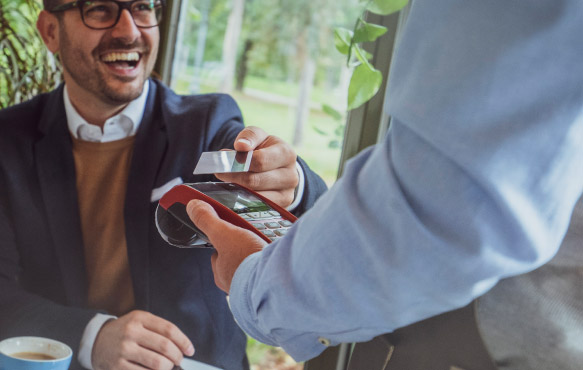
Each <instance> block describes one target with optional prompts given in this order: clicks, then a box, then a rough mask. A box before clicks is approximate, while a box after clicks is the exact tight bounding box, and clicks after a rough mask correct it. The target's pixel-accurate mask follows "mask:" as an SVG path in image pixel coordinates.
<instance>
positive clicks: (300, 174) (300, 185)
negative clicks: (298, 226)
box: [286, 161, 306, 212]
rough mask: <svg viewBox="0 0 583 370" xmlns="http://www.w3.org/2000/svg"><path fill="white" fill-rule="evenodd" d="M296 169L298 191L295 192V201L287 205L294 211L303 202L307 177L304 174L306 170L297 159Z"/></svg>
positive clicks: (289, 209)
mask: <svg viewBox="0 0 583 370" xmlns="http://www.w3.org/2000/svg"><path fill="white" fill-rule="evenodd" d="M296 171H298V177H299V178H300V179H299V182H298V186H296V191H295V193H294V201H293V202H292V204H290V205H289V206H287V208H286V209H287V210H288V211H290V212H292V211H293V210H295V209H296V208H297V207H298V206H299V205H300V203H301V201H302V197H303V196H304V187H305V186H306V177H305V175H304V170H303V169H302V166H300V164H299V163H298V162H297V161H296Z"/></svg>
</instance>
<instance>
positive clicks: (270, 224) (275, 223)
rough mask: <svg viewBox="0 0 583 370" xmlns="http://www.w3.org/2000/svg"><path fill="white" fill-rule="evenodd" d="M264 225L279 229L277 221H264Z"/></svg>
mask: <svg viewBox="0 0 583 370" xmlns="http://www.w3.org/2000/svg"><path fill="white" fill-rule="evenodd" d="M265 226H267V227H268V228H270V229H279V223H278V222H266V223H265Z"/></svg>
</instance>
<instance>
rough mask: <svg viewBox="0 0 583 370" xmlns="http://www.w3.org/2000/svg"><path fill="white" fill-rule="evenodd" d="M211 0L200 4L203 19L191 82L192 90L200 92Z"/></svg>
mask: <svg viewBox="0 0 583 370" xmlns="http://www.w3.org/2000/svg"><path fill="white" fill-rule="evenodd" d="M210 6H211V4H210V0H204V1H203V2H202V4H201V6H200V14H201V20H200V23H199V25H198V33H197V35H196V50H195V52H194V73H193V75H192V79H191V83H190V92H191V93H198V92H199V91H200V84H201V76H202V66H203V63H204V52H205V49H206V39H207V35H208V28H209V11H210Z"/></svg>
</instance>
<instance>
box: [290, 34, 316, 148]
mask: <svg viewBox="0 0 583 370" xmlns="http://www.w3.org/2000/svg"><path fill="white" fill-rule="evenodd" d="M303 36H304V37H300V44H299V47H298V54H299V56H300V58H301V59H300V60H301V67H300V68H301V75H300V89H299V94H298V103H297V105H296V122H295V128H294V136H293V141H292V143H293V145H294V146H295V147H298V148H299V147H301V146H302V145H303V142H304V126H305V125H306V122H307V121H308V117H309V115H310V95H311V93H312V86H313V85H314V78H315V76H316V61H315V60H314V58H312V55H311V54H310V51H309V49H308V45H307V34H306V33H305V32H304V34H303Z"/></svg>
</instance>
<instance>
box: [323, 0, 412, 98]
mask: <svg viewBox="0 0 583 370" xmlns="http://www.w3.org/2000/svg"><path fill="white" fill-rule="evenodd" d="M361 1H362V0H361ZM407 2H408V0H367V1H366V5H365V6H364V10H363V11H362V14H361V15H360V17H358V19H357V20H356V23H355V24H354V29H353V30H349V29H346V28H336V29H335V32H334V34H335V44H336V49H337V50H338V51H339V52H340V53H342V54H344V55H346V56H347V59H346V63H347V65H348V66H349V67H354V72H353V74H352V78H351V80H350V86H349V88H348V104H347V107H348V110H352V109H355V108H358V107H360V106H361V105H362V104H364V103H366V102H367V101H369V100H370V99H371V98H372V97H373V96H375V94H376V93H377V92H378V90H379V88H380V87H381V83H382V82H383V75H382V73H381V72H380V71H378V70H377V69H375V68H374V67H373V65H372V64H370V62H369V60H370V59H371V56H370V54H368V53H367V52H366V51H365V50H364V49H363V48H362V46H361V45H360V44H361V43H363V42H373V41H375V40H376V39H378V38H379V37H380V36H382V35H384V34H385V33H386V32H387V29H386V27H383V26H379V25H376V24H373V23H368V22H366V21H365V20H364V18H365V14H366V12H371V13H375V14H380V15H388V14H391V13H394V12H397V11H399V10H401V9H402V8H403V7H404V6H405V5H407Z"/></svg>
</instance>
